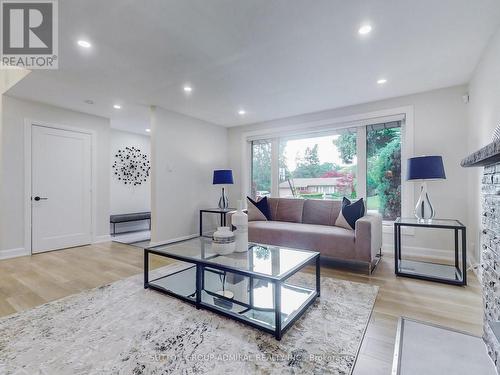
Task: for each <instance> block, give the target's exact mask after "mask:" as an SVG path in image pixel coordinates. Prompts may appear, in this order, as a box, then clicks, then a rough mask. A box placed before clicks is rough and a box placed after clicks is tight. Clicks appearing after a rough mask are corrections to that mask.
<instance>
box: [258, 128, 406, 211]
mask: <svg viewBox="0 0 500 375" xmlns="http://www.w3.org/2000/svg"><path fill="white" fill-rule="evenodd" d="M400 126H401V125H400V122H392V123H386V124H378V125H370V126H368V127H366V144H363V145H362V147H365V150H364V151H365V152H364V153H365V154H366V175H365V176H361V177H362V178H365V179H366V197H367V207H368V209H369V210H377V211H379V212H380V213H381V214H382V216H383V218H384V220H394V219H396V218H397V217H398V216H401V127H400ZM277 144H279V152H278V161H277V163H278V170H279V180H278V194H279V196H280V197H295V198H303V199H342V197H344V196H345V197H348V198H353V199H354V198H356V190H357V181H358V176H357V174H358V168H357V164H358V163H357V150H358V147H359V145H357V129H356V128H352V129H347V130H343V131H342V132H341V133H338V134H330V135H321V136H306V137H291V138H281V139H280V140H279V142H278V143H277ZM272 145H273V143H272V141H271V140H263V141H253V142H252V195H253V196H254V197H259V196H269V195H271V190H272V173H271V169H272V168H271V166H272Z"/></svg>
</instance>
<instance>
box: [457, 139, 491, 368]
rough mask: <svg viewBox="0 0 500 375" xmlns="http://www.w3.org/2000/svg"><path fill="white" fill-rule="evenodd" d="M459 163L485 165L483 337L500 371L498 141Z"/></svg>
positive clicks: (483, 186) (482, 268)
mask: <svg viewBox="0 0 500 375" xmlns="http://www.w3.org/2000/svg"><path fill="white" fill-rule="evenodd" d="M461 165H462V167H484V171H483V177H482V186H481V195H482V199H481V200H482V215H481V222H482V223H481V224H482V225H481V226H482V227H481V255H480V258H481V259H480V262H481V268H480V279H481V289H482V294H483V308H484V315H483V339H484V342H485V343H486V347H487V349H488V354H489V355H490V357H491V358H492V360H493V362H494V363H495V366H496V368H497V372H498V373H500V140H497V141H494V142H492V143H490V144H489V145H487V146H485V147H483V148H482V149H480V150H478V151H476V152H474V153H472V154H471V155H469V156H467V157H466V158H465V159H463V160H462V162H461Z"/></svg>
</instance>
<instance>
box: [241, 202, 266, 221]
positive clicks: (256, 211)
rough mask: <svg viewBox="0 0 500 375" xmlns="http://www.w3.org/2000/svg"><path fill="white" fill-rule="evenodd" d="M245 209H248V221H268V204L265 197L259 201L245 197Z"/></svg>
mask: <svg viewBox="0 0 500 375" xmlns="http://www.w3.org/2000/svg"><path fill="white" fill-rule="evenodd" d="M247 207H248V221H266V220H269V219H270V218H271V217H270V214H269V204H268V203H267V197H264V198H261V199H260V200H257V201H254V200H253V199H251V198H250V197H247Z"/></svg>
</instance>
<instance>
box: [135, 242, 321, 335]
mask: <svg viewBox="0 0 500 375" xmlns="http://www.w3.org/2000/svg"><path fill="white" fill-rule="evenodd" d="M255 245H257V246H271V245H258V244H252V243H250V244H249V247H251V246H255ZM297 250H298V249H297ZM298 251H301V252H305V251H306V250H298ZM308 252H310V253H311V254H310V257H309V258H308V259H306V260H305V261H303V262H302V263H300V264H298V265H297V266H295V267H293V268H291V269H290V270H288V271H287V272H285V273H283V274H282V275H280V276H271V275H266V274H262V273H258V272H252V271H248V270H243V269H239V268H236V267H231V266H227V265H222V264H217V263H215V262H213V260H212V261H210V259H212V258H210V259H195V258H191V257H184V256H179V255H177V254H167V253H165V252H162V251H157V250H155V249H154V248H147V249H144V288H145V289H148V288H149V289H153V290H155V291H158V292H160V293H164V294H167V295H169V296H172V297H175V298H178V299H181V300H183V301H185V302H188V303H191V304H194V305H195V306H196V308H197V309H206V310H209V311H212V312H215V313H217V314H220V315H223V316H226V317H228V318H231V319H234V320H237V321H239V322H241V323H244V324H247V325H249V326H252V327H254V328H257V329H259V330H262V331H264V332H267V333H270V334H273V335H274V337H275V338H276V340H281V338H282V336H283V334H284V333H285V332H286V331H287V330H288V329H289V328H290V327H291V326H293V324H294V322H295V321H296V320H297V319H299V318H300V317H301V316H302V315H303V314H304V312H305V311H306V310H307V309H308V308H309V306H311V304H312V303H313V302H314V301H315V300H316V298H318V297H319V296H320V283H321V276H320V253H318V252H313V251H308ZM150 254H154V255H158V256H162V257H165V258H171V259H174V260H178V261H182V262H187V263H191V264H193V266H195V267H196V291H195V299H194V300H193V299H190V298H188V297H189V296H188V297H186V296H183V295H181V294H178V293H175V292H173V291H171V290H168V289H166V288H162V287H161V286H158V285H154V284H151V283H152V282H153V281H155V280H158V279H163V278H165V277H168V276H172V275H175V274H177V273H179V272H183V271H185V269H183V270H181V271H177V272H173V273H172V274H169V275H164V276H161V277H158V278H156V279H154V280H149V255H150ZM312 263H314V264H315V269H316V288H315V290H311V291H312V293H311V294H310V295H309V297H308V298H307V299H306V300H305V302H304V303H303V304H302V305H301V306H300V307H299V308H298V309H296V310H295V311H294V312H293V314H291V315H292V317H291V318H290V319H289V320H287V321H286V322H285V324H284V325H282V322H281V286H282V284H283V283H284V282H285V281H286V280H287V279H288V278H290V277H291V276H293V275H294V274H296V273H297V272H299V271H300V270H302V269H303V268H305V267H306V266H308V265H309V264H312ZM207 271H208V272H217V271H220V272H229V273H234V274H237V275H241V276H246V277H248V278H249V283H250V287H252V285H253V282H254V279H263V280H267V281H268V282H271V283H273V284H274V308H273V309H272V310H274V312H275V317H274V319H275V329H271V328H268V327H265V326H263V325H260V324H257V323H255V322H252V321H251V320H249V319H246V318H243V317H241V316H238V313H235V312H232V311H227V310H224V309H223V308H219V307H217V306H214V305H210V304H208V303H205V302H203V301H202V299H201V293H202V291H203V290H204V289H203V288H204V285H203V284H204V277H203V275H204V272H207ZM304 289H306V288H304ZM205 292H207V291H205ZM251 297H252V293H251V294H250V301H249V302H250V303H249V304H244V303H242V302H237V303H238V304H239V305H243V306H245V305H246V307H247V309H256V310H258V309H259V308H256V307H255V306H252V303H253V301H252V298H251ZM217 298H221V299H227V298H225V297H223V296H220V295H217ZM227 300H228V301H230V302H235V301H234V300H232V299H227ZM261 310H266V309H263V308H261Z"/></svg>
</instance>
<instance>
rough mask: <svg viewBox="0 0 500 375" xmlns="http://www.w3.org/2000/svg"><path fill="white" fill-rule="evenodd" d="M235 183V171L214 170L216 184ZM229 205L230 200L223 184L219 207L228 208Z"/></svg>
mask: <svg viewBox="0 0 500 375" xmlns="http://www.w3.org/2000/svg"><path fill="white" fill-rule="evenodd" d="M233 183H234V181H233V171H232V170H231V169H218V170H215V171H214V178H213V184H214V185H232V184H233ZM228 207H229V200H228V199H227V196H226V193H225V191H224V186H223V187H222V194H221V197H220V199H219V208H221V209H226V208H228Z"/></svg>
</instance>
